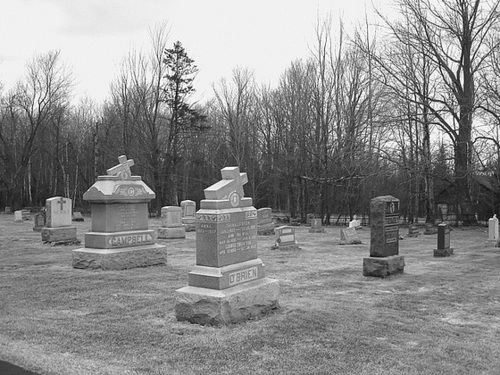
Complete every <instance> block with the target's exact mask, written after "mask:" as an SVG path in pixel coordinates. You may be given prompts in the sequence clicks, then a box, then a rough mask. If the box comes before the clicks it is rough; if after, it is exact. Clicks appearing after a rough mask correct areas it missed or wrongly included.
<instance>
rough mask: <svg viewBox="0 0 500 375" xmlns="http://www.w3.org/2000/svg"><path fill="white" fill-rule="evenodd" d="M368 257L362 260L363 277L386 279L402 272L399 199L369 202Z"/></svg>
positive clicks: (403, 262)
mask: <svg viewBox="0 0 500 375" xmlns="http://www.w3.org/2000/svg"><path fill="white" fill-rule="evenodd" d="M370 222H371V234H370V257H369V258H364V259H363V275H365V276H375V277H386V276H390V275H396V274H399V273H403V272H404V266H405V261H404V257H402V256H400V255H399V199H397V198H394V197H393V196H390V195H385V196H380V197H376V198H373V199H372V200H371V202H370Z"/></svg>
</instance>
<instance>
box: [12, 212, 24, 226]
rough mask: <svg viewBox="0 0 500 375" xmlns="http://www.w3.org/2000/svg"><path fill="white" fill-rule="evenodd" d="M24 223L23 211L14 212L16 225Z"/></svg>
mask: <svg viewBox="0 0 500 375" xmlns="http://www.w3.org/2000/svg"><path fill="white" fill-rule="evenodd" d="M22 222H23V211H21V210H18V211H14V223H22Z"/></svg>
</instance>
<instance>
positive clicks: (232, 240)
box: [175, 167, 279, 325]
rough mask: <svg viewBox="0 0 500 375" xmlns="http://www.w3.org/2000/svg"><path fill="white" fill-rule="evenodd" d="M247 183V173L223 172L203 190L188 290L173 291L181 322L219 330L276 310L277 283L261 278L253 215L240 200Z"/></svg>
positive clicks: (247, 200)
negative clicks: (218, 328) (216, 327)
mask: <svg viewBox="0 0 500 375" xmlns="http://www.w3.org/2000/svg"><path fill="white" fill-rule="evenodd" d="M246 182H247V176H246V173H240V171H239V168H238V167H226V168H224V169H222V180H221V181H219V182H217V183H215V184H214V185H212V186H210V187H208V188H206V189H205V199H204V200H202V201H201V202H200V210H199V211H198V212H197V213H196V222H197V224H196V266H195V267H194V269H193V270H192V271H191V272H189V274H188V283H189V285H188V286H186V287H184V288H181V289H178V290H177V291H176V300H177V301H176V305H175V315H176V318H177V319H178V320H180V321H189V322H192V323H197V324H202V325H223V324H230V323H236V322H239V321H243V320H247V319H249V318H251V317H254V316H257V315H261V314H264V313H266V312H268V311H270V310H272V309H276V308H278V307H279V305H278V296H279V283H278V280H273V279H269V278H267V277H266V275H265V267H264V264H263V263H262V261H261V260H260V259H259V258H258V257H257V210H256V209H255V208H254V207H253V206H252V198H248V197H244V193H243V184H245V183H246Z"/></svg>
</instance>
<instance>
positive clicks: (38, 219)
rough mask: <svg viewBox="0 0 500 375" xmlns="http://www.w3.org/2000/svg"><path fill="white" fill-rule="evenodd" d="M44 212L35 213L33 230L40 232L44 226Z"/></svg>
mask: <svg viewBox="0 0 500 375" xmlns="http://www.w3.org/2000/svg"><path fill="white" fill-rule="evenodd" d="M45 221H46V220H45V212H44V211H42V212H39V213H37V214H36V215H35V216H34V218H33V230H34V231H37V232H40V231H41V230H42V228H43V227H45V225H46V224H45Z"/></svg>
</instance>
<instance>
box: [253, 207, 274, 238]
mask: <svg viewBox="0 0 500 375" xmlns="http://www.w3.org/2000/svg"><path fill="white" fill-rule="evenodd" d="M274 227H275V225H274V221H273V213H272V211H271V208H269V207H265V208H259V209H258V210H257V234H258V235H260V236H268V235H271V234H274Z"/></svg>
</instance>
